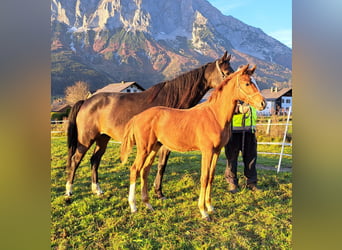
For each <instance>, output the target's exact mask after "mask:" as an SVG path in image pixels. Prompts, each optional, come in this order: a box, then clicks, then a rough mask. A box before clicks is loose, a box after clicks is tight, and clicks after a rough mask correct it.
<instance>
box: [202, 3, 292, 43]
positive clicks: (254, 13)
mask: <svg viewBox="0 0 342 250" xmlns="http://www.w3.org/2000/svg"><path fill="white" fill-rule="evenodd" d="M208 2H210V3H211V4H212V5H213V6H214V7H216V8H217V9H219V10H220V11H221V12H222V14H224V15H231V16H233V17H235V18H237V19H239V20H240V21H242V22H244V23H246V24H248V25H251V26H254V27H257V28H260V29H262V30H263V31H264V32H265V33H266V34H267V35H270V36H272V37H274V38H275V39H277V40H279V41H280V42H282V43H283V44H285V45H287V46H288V47H290V48H292V0H278V1H272V0H208Z"/></svg>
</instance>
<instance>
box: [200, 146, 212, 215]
mask: <svg viewBox="0 0 342 250" xmlns="http://www.w3.org/2000/svg"><path fill="white" fill-rule="evenodd" d="M212 159H213V153H212V152H211V150H210V151H208V152H207V151H203V152H202V162H201V191H200V195H199V199H198V208H199V210H200V212H201V215H202V218H203V219H205V220H207V221H210V218H209V215H208V214H207V212H206V211H205V197H206V193H207V187H208V181H209V175H210V166H211V162H212Z"/></svg>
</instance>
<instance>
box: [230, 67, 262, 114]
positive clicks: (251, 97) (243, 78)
mask: <svg viewBox="0 0 342 250" xmlns="http://www.w3.org/2000/svg"><path fill="white" fill-rule="evenodd" d="M255 69H256V65H255V66H254V67H253V68H251V69H249V64H247V65H245V66H243V67H241V68H240V69H239V70H238V71H237V72H236V73H235V74H234V75H233V76H232V79H231V80H230V82H231V83H229V84H235V92H234V95H235V98H236V99H237V100H241V101H243V102H246V103H248V104H250V105H252V106H253V107H255V108H256V109H257V110H263V109H265V107H266V101H265V98H264V97H263V96H262V94H261V93H260V90H259V88H258V85H257V84H256V82H255V81H254V79H253V78H252V77H251V76H252V74H253V73H254V71H255Z"/></svg>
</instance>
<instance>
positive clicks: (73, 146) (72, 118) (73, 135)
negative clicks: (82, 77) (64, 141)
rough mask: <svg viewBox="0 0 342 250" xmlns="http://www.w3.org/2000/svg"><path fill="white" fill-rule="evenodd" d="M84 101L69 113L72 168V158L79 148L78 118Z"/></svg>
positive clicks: (69, 153) (69, 154)
mask: <svg viewBox="0 0 342 250" xmlns="http://www.w3.org/2000/svg"><path fill="white" fill-rule="evenodd" d="M83 103H84V100H80V101H78V102H76V103H75V104H74V106H73V107H72V108H71V110H70V113H69V125H68V163H67V166H68V167H70V163H71V157H72V156H73V155H74V154H75V152H76V148H77V136H78V133H77V124H76V117H77V114H78V111H79V110H80V108H81V106H82V104H83Z"/></svg>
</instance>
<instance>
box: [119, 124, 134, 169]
mask: <svg viewBox="0 0 342 250" xmlns="http://www.w3.org/2000/svg"><path fill="white" fill-rule="evenodd" d="M134 144H135V137H134V118H133V119H131V120H130V121H129V122H128V123H127V124H126V127H125V132H124V137H123V140H122V144H121V162H122V163H123V164H125V163H126V162H127V159H128V156H129V154H130V153H131V151H132V148H133V146H134Z"/></svg>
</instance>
